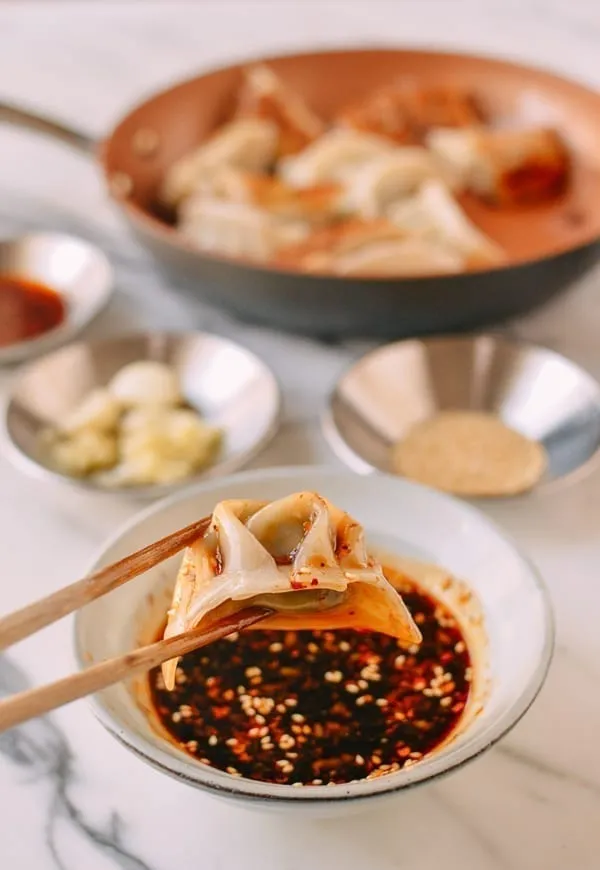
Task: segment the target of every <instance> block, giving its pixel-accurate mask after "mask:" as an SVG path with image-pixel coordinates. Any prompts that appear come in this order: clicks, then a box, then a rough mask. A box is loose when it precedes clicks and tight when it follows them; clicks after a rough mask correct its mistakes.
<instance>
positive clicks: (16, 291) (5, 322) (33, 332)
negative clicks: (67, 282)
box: [0, 275, 67, 347]
mask: <svg viewBox="0 0 600 870" xmlns="http://www.w3.org/2000/svg"><path fill="white" fill-rule="evenodd" d="M66 314H67V307H66V305H65V301H64V299H63V297H62V296H61V295H60V293H58V292H57V291H56V290H53V289H52V288H51V287H47V286H46V285H45V284H39V283H37V282H36V281H31V280H29V279H28V278H21V277H18V276H13V275H0V347H8V346H9V345H11V344H17V343H18V342H20V341H27V340H28V339H32V338H37V337H38V336H40V335H43V334H44V333H46V332H49V331H50V330H51V329H55V328H56V327H57V326H60V324H61V323H62V322H63V321H64V319H65V317H66Z"/></svg>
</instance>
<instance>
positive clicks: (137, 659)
mask: <svg viewBox="0 0 600 870" xmlns="http://www.w3.org/2000/svg"><path fill="white" fill-rule="evenodd" d="M271 613H272V611H271V610H269V609H268V608H266V607H248V608H246V609H245V610H241V611H240V612H239V613H236V614H235V615H234V616H232V617H229V619H227V620H223V621H222V622H219V623H216V624H215V625H213V626H211V627H210V628H208V629H207V628H195V629H193V630H192V631H189V632H186V633H185V634H178V635H176V636H175V637H170V638H168V639H167V640H159V641H157V642H156V643H151V644H149V645H148V646H142V647H140V648H139V649H136V650H133V651H132V652H130V653H127V654H126V655H124V656H118V657H117V658H114V659H108V660H107V661H104V662H100V663H99V664H97V665H93V666H92V667H90V668H86V669H85V670H84V671H81V672H80V673H78V674H73V675H72V676H70V677H64V678H63V679H62V680H57V681H56V682H55V683H50V684H49V685H47V686H42V688H40V689H28V690H27V691H25V692H19V693H18V694H17V695H13V696H12V698H7V699H6V700H4V701H0V733H2V732H3V731H7V730H8V729H9V728H14V727H15V725H20V724H22V723H23V722H26V721H27V720H28V719H34V718H35V717H36V716H42V715H43V714H44V713H48V712H49V711H50V710H54V709H55V708H56V707H62V706H63V705H64V704H70V703H71V701H76V700H77V699H78V698H83V697H84V696H85V695H91V694H93V693H94V692H99V691H100V690H101V689H106V688H107V687H108V686H111V685H112V684H113V683H118V682H120V681H121V680H124V679H127V678H128V677H131V676H133V675H134V674H137V673H140V672H143V671H149V670H151V668H155V667H157V666H158V665H160V664H162V662H165V661H167V660H168V659H171V658H175V657H176V656H181V655H185V653H188V652H191V651H192V650H193V649H197V648H198V647H200V646H204V645H205V644H207V643H212V642H213V641H215V640H219V639H220V638H222V637H226V636H227V635H228V634H231V633H232V632H234V631H242V630H243V629H244V628H248V626H250V625H254V623H255V622H258V621H259V620H261V619H264V618H265V616H269V615H270V614H271Z"/></svg>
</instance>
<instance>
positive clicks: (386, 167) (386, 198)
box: [346, 147, 442, 218]
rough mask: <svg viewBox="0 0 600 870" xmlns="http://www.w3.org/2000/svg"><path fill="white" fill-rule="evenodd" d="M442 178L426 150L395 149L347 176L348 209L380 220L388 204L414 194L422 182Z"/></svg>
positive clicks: (436, 165)
mask: <svg viewBox="0 0 600 870" xmlns="http://www.w3.org/2000/svg"><path fill="white" fill-rule="evenodd" d="M441 176H442V170H441V168H440V165H439V163H438V162H437V161H436V159H435V158H434V157H433V156H432V155H431V154H430V153H429V151H427V149H425V148H418V147H414V148H410V147H407V148H397V149H395V150H394V151H392V152H391V153H389V154H384V155H382V156H381V157H377V158H376V159H375V160H372V161H369V162H368V163H367V164H366V165H365V166H360V167H359V168H358V169H357V170H356V172H354V173H353V174H352V175H351V176H350V177H349V179H348V181H347V184H346V202H347V206H348V208H349V210H350V211H353V212H357V213H358V214H360V215H361V216H362V217H365V218H376V217H380V216H382V215H384V214H385V213H386V210H387V208H388V206H389V205H391V204H392V203H393V202H395V201H396V200H398V199H400V198H401V197H404V196H408V195H409V194H411V193H414V192H415V191H416V190H417V189H418V188H419V187H420V185H421V184H422V183H423V182H424V181H427V180H428V179H431V178H440V177H441Z"/></svg>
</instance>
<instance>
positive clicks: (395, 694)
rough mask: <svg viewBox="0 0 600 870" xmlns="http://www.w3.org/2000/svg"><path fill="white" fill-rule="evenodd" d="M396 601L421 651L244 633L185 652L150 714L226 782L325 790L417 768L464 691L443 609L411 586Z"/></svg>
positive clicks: (455, 642) (463, 666)
mask: <svg viewBox="0 0 600 870" xmlns="http://www.w3.org/2000/svg"><path fill="white" fill-rule="evenodd" d="M401 592H402V597H403V599H404V601H405V603H406V605H407V607H408V608H409V610H410V612H411V613H412V614H413V617H414V618H415V620H416V621H417V622H418V625H419V628H420V629H421V632H422V634H423V644H422V645H421V647H420V648H418V649H416V648H414V647H411V649H410V650H401V649H400V648H399V646H398V643H397V641H396V640H395V639H394V638H390V637H387V636H386V635H382V634H374V633H370V632H357V631H350V630H342V631H299V632H295V631H287V632H280V631H261V630H250V631H247V632H243V633H241V634H239V635H238V636H236V637H235V638H234V639H232V638H227V639H225V640H221V641H217V642H216V643H214V644H211V645H210V646H208V647H205V648H203V649H202V650H198V651H197V652H195V653H191V654H189V655H187V656H185V657H184V658H183V659H182V660H181V661H180V664H179V667H178V672H177V673H178V677H179V678H178V679H177V680H176V685H175V689H174V690H173V691H172V692H168V691H166V689H165V688H164V683H163V682H162V678H161V676H160V671H154V672H153V673H152V674H151V675H150V686H151V692H152V695H153V699H154V704H155V708H156V711H157V714H158V716H159V718H160V720H161V722H162V724H163V725H164V727H165V728H166V729H167V731H168V732H169V734H170V736H171V737H172V739H173V740H174V741H175V742H176V743H177V744H178V745H179V746H180V747H181V748H182V749H183V750H184V751H186V752H187V753H189V754H190V755H192V756H193V757H195V758H196V759H198V760H199V761H201V763H203V764H209V765H211V766H213V767H216V768H219V769H220V770H224V771H227V772H228V773H230V774H231V775H233V776H243V777H247V778H249V779H255V780H262V781H265V782H274V783H281V784H287V785H331V784H335V783H348V782H351V781H356V780H361V779H365V778H371V779H372V778H374V777H378V776H384V775H386V774H388V773H393V772H394V771H397V770H400V769H401V768H402V767H406V766H410V765H412V764H416V763H418V762H419V761H420V759H421V758H423V757H424V756H425V755H427V754H428V753H430V752H431V751H432V750H433V749H434V748H435V747H436V746H437V745H438V744H439V743H440V742H441V741H442V740H444V739H445V738H446V737H447V735H448V734H449V733H450V732H451V731H452V730H453V729H454V728H455V727H456V725H457V723H458V720H459V719H460V717H461V715H462V712H463V710H464V707H465V704H466V701H467V697H468V694H469V689H470V677H471V668H470V660H469V653H468V649H467V646H466V644H465V642H464V639H463V637H462V635H461V632H460V629H459V627H458V625H457V623H456V621H455V619H454V617H453V616H452V614H451V613H450V612H449V611H448V610H447V609H446V608H445V607H443V606H442V605H441V604H440V603H439V602H437V601H434V600H433V599H432V598H430V597H429V596H428V595H426V594H424V593H423V592H421V591H420V590H417V589H416V588H415V587H414V586H409V585H407V586H406V588H403V589H402V590H401Z"/></svg>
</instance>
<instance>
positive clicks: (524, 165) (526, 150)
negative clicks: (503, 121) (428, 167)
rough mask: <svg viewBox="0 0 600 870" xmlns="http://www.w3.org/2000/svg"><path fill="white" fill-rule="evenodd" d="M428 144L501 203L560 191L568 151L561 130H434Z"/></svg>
mask: <svg viewBox="0 0 600 870" xmlns="http://www.w3.org/2000/svg"><path fill="white" fill-rule="evenodd" d="M427 145H428V147H429V148H430V149H431V150H432V152H433V153H434V154H435V155H436V156H437V157H438V159H440V160H441V161H442V162H443V163H444V164H445V166H446V167H447V170H448V171H449V172H450V173H452V175H453V176H454V177H455V178H456V180H457V182H458V183H460V184H463V185H464V186H466V187H468V188H469V189H470V190H472V191H473V193H476V194H477V195H479V196H481V197H483V198H484V199H488V200H490V201H491V202H495V203H497V204H501V205H502V204H509V205H510V204H527V203H535V202H539V201H540V200H544V199H546V198H547V197H549V196H553V195H555V194H556V193H559V192H560V191H561V190H562V189H563V187H564V185H565V183H566V181H567V178H568V174H569V163H570V160H569V153H568V151H567V148H566V146H565V145H564V143H563V142H562V140H561V138H560V136H559V135H558V133H556V131H554V130H551V129H547V128H537V129H531V130H514V129H501V130H443V129H441V130H432V131H431V133H430V134H429V136H428V137H427Z"/></svg>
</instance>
